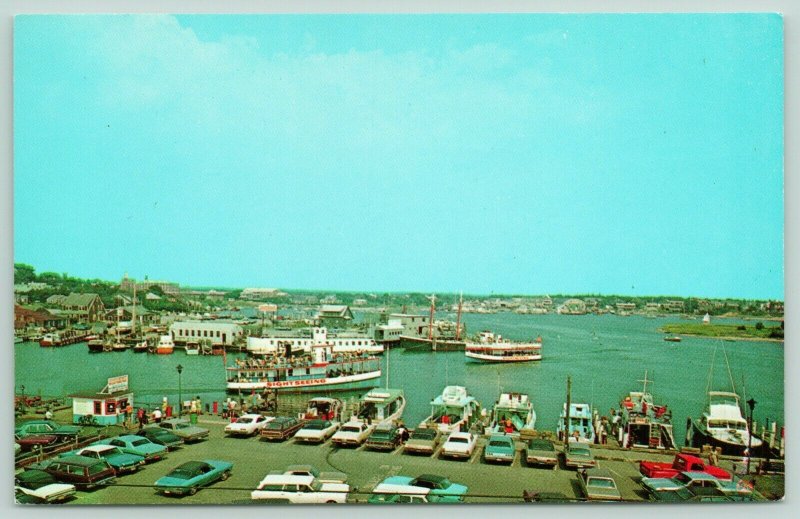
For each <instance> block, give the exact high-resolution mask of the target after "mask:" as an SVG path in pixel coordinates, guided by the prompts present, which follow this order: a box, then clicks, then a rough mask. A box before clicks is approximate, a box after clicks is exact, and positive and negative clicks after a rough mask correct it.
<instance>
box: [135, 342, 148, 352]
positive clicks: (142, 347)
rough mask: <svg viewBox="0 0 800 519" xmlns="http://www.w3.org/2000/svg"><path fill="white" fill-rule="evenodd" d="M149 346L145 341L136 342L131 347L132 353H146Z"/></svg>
mask: <svg viewBox="0 0 800 519" xmlns="http://www.w3.org/2000/svg"><path fill="white" fill-rule="evenodd" d="M148 348H149V346H148V344H147V340H142V341H139V342H137V343H136V344H134V345H133V352H134V353H146V352H147V350H148Z"/></svg>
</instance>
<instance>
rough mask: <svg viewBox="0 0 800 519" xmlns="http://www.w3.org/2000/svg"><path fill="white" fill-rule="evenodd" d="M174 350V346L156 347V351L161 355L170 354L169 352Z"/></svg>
mask: <svg viewBox="0 0 800 519" xmlns="http://www.w3.org/2000/svg"><path fill="white" fill-rule="evenodd" d="M172 351H173V348H164V347H161V346H159V347H158V348H156V353H158V354H159V355H169V354H171V353H172Z"/></svg>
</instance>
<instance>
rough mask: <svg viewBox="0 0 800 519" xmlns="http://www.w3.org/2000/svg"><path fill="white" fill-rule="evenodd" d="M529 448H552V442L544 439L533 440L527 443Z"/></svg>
mask: <svg viewBox="0 0 800 519" xmlns="http://www.w3.org/2000/svg"><path fill="white" fill-rule="evenodd" d="M528 445H530V446H531V447H548V448H550V447H554V445H553V442H552V441H550V440H546V439H544V438H533V439H531V440H530V441H529V442H528Z"/></svg>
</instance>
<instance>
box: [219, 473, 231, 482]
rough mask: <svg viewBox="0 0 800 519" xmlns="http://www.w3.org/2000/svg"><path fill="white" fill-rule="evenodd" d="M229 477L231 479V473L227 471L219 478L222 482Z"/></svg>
mask: <svg viewBox="0 0 800 519" xmlns="http://www.w3.org/2000/svg"><path fill="white" fill-rule="evenodd" d="M229 477H231V473H230V472H228V471H227V470H226V471H225V472H223V473H222V475H221V476H220V477H219V479H220V481H225V480H226V479H228V478H229Z"/></svg>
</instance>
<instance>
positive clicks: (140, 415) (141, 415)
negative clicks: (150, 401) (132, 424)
mask: <svg viewBox="0 0 800 519" xmlns="http://www.w3.org/2000/svg"><path fill="white" fill-rule="evenodd" d="M136 418H137V420H138V422H139V430H140V431H141V430H142V429H144V407H140V408H139V410H138V411H137V412H136Z"/></svg>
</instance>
